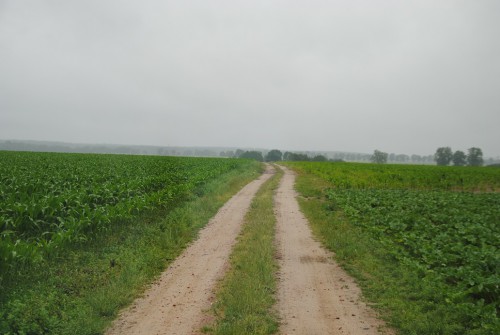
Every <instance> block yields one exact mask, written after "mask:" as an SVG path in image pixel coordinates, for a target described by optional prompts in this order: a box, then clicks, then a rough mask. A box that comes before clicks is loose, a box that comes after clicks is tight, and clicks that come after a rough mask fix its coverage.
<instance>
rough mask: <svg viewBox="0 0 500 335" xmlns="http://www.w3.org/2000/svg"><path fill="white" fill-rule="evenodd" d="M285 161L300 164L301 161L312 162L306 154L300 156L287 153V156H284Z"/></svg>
mask: <svg viewBox="0 0 500 335" xmlns="http://www.w3.org/2000/svg"><path fill="white" fill-rule="evenodd" d="M283 160H284V161H289V162H294V161H296V162H300V161H305V162H307V161H310V160H311V158H309V156H307V155H306V154H298V153H295V152H289V151H287V152H285V154H284V155H283Z"/></svg>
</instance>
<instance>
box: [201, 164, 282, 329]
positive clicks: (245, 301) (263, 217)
mask: <svg viewBox="0 0 500 335" xmlns="http://www.w3.org/2000/svg"><path fill="white" fill-rule="evenodd" d="M282 175H283V172H282V171H281V170H279V171H278V172H277V173H276V174H275V175H274V176H273V177H272V178H271V179H270V180H269V181H268V182H266V184H264V185H263V186H262V188H261V189H260V190H259V192H258V193H257V195H256V197H255V199H254V201H253V202H252V205H251V208H250V211H249V212H248V214H247V216H246V222H245V226H244V227H243V231H242V233H241V235H240V236H239V240H238V243H237V245H236V246H235V248H234V251H233V253H232V255H231V269H230V270H229V272H228V273H227V275H226V277H225V278H224V280H223V282H222V284H221V286H220V290H219V292H218V293H217V302H216V303H215V304H214V308H213V311H214V313H215V315H216V320H215V322H214V325H213V326H211V327H206V328H205V329H204V330H205V331H206V332H208V333H211V334H217V335H222V334H274V333H276V332H277V331H278V321H277V315H276V314H275V313H274V312H273V311H272V308H273V305H274V302H275V298H274V293H275V289H276V281H275V273H276V270H277V264H276V260H275V257H274V255H275V246H274V235H275V225H276V219H275V216H274V211H273V205H274V204H273V195H274V190H275V189H276V188H277V185H278V183H279V180H280V179H281V176H282Z"/></svg>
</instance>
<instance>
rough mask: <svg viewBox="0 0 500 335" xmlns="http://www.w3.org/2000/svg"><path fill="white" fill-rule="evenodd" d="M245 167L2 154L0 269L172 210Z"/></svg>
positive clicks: (173, 160) (198, 161)
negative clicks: (143, 214)
mask: <svg viewBox="0 0 500 335" xmlns="http://www.w3.org/2000/svg"><path fill="white" fill-rule="evenodd" d="M242 164H245V163H244V162H242V161H239V160H231V159H210V158H179V157H159V156H125V155H90V154H55V153H29V152H0V178H1V184H0V236H1V240H0V257H1V263H0V267H1V268H2V271H8V270H9V269H11V268H13V267H15V265H16V264H22V263H29V262H38V261H41V260H42V259H43V258H44V257H45V256H47V255H50V254H51V253H52V252H55V251H57V250H58V249H59V248H61V247H62V246H64V245H65V244H68V243H80V242H85V241H87V240H88V239H91V238H92V237H93V236H95V234H98V233H100V232H102V231H105V230H106V229H108V228H109V226H110V225H111V224H112V223H113V222H116V221H118V220H126V219H130V218H133V217H134V216H136V215H137V214H139V213H141V212H144V211H147V210H151V209H158V208H171V207H173V206H175V205H176V204H178V203H180V202H182V201H184V200H187V199H189V198H191V197H193V196H195V195H196V190H197V188H198V187H199V186H200V185H202V184H203V183H205V182H206V181H208V180H210V179H213V178H216V177H217V176H219V175H221V174H222V173H224V172H227V171H229V170H231V169H234V168H236V167H237V166H240V165H242Z"/></svg>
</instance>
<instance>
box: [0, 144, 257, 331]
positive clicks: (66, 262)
mask: <svg viewBox="0 0 500 335" xmlns="http://www.w3.org/2000/svg"><path fill="white" fill-rule="evenodd" d="M260 171H261V165H260V164H259V163H257V162H252V161H249V160H244V159H223V158H220V159H218V158H182V157H161V156H128V155H97V154H57V153H31V152H5V151H4V152H2V151H0V333H1V334H73V333H74V334H99V333H102V332H103V330H104V329H105V328H106V326H107V325H108V324H109V322H110V321H111V320H112V319H113V318H114V317H116V314H117V313H118V311H119V310H120V308H122V307H123V306H125V305H127V304H129V303H130V302H131V301H132V300H133V299H134V298H135V297H137V295H139V294H140V293H141V292H142V290H143V288H144V287H145V285H146V284H147V283H149V282H151V280H152V279H153V278H155V276H157V275H158V274H159V273H160V272H161V271H162V270H163V269H164V268H165V267H166V266H167V265H168V264H169V262H170V261H171V260H173V259H175V257H177V256H178V255H179V253H180V252H181V251H182V249H183V248H184V247H185V246H186V245H187V244H188V243H189V242H190V241H192V239H193V238H194V237H195V236H196V234H197V232H198V230H199V229H201V228H202V227H203V226H204V225H205V224H206V223H207V222H208V220H209V219H210V218H211V217H212V216H213V215H214V214H215V213H216V212H217V210H218V209H219V208H220V206H222V205H223V204H224V203H225V202H226V201H227V200H228V199H229V198H230V197H231V196H232V195H233V194H234V193H236V192H237V191H238V190H239V189H241V187H242V186H243V185H245V184H246V183H248V182H249V181H250V180H253V179H254V178H255V177H256V176H257V175H258V174H259V173H260Z"/></svg>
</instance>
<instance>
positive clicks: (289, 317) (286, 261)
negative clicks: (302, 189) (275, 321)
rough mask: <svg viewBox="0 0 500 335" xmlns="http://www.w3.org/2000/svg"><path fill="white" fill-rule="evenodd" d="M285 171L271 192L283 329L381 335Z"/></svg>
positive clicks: (315, 333) (292, 177) (291, 175)
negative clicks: (316, 237) (305, 211)
mask: <svg viewBox="0 0 500 335" xmlns="http://www.w3.org/2000/svg"><path fill="white" fill-rule="evenodd" d="M283 170H284V171H285V175H284V176H283V179H282V180H281V183H280V186H279V188H278V190H277V194H276V197H275V210H276V215H277V244H278V258H279V263H280V273H279V277H280V278H279V280H278V306H277V309H278V312H279V314H280V317H281V322H282V325H281V328H280V331H281V334H307V335H318V334H350V335H357V334H362V335H373V334H379V332H378V331H377V328H378V326H380V325H382V322H381V321H380V320H377V319H376V317H375V313H374V312H373V311H372V310H371V309H369V308H368V307H367V306H366V305H365V304H364V303H363V302H361V301H360V290H359V288H358V287H357V286H356V284H355V282H354V281H353V280H352V278H350V277H349V276H348V275H347V274H346V273H345V272H344V271H343V270H342V269H341V268H340V267H339V266H338V265H337V264H336V263H335V262H334V261H333V260H332V254H331V253H329V252H328V251H326V250H325V249H324V248H322V247H321V245H320V243H319V242H317V241H315V240H314V239H313V236H312V233H311V231H310V228H309V226H308V222H307V219H306V218H305V217H304V216H303V214H302V213H301V212H300V210H299V205H298V203H297V200H296V196H297V194H296V192H295V191H294V188H293V187H294V182H295V174H294V173H293V172H292V171H290V170H288V169H286V168H283Z"/></svg>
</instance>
